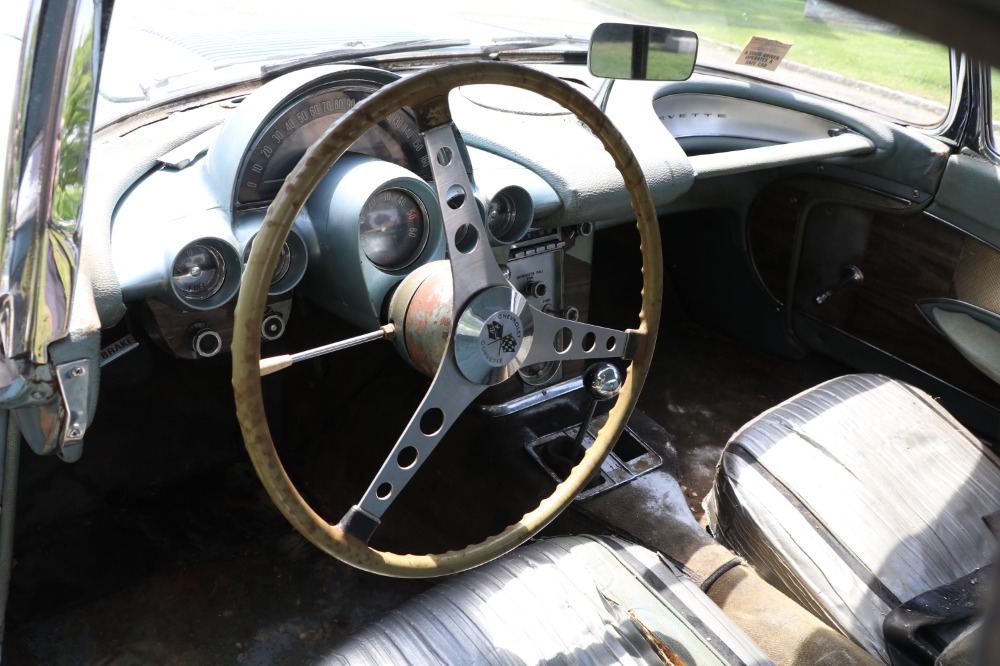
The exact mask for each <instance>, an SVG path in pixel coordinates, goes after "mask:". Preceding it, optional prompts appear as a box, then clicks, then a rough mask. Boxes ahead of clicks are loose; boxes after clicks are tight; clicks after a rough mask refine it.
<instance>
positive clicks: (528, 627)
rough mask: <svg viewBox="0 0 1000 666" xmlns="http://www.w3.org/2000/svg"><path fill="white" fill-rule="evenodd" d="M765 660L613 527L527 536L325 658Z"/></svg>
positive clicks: (695, 593)
mask: <svg viewBox="0 0 1000 666" xmlns="http://www.w3.org/2000/svg"><path fill="white" fill-rule="evenodd" d="M664 662H666V663H684V664H688V665H693V664H747V665H749V664H770V663H771V662H770V661H769V660H768V659H767V658H766V657H764V656H763V655H762V654H761V653H760V652H759V651H758V650H757V648H756V647H755V646H754V645H753V643H752V641H750V639H749V638H747V637H746V635H745V634H744V633H743V632H742V631H740V630H739V629H738V628H737V627H736V626H735V625H733V624H732V623H731V622H730V621H729V620H728V619H727V618H726V617H725V615H723V614H722V612H721V611H720V610H719V608H718V607H717V606H716V605H715V604H714V603H713V602H712V601H711V600H710V599H709V598H708V597H707V596H706V595H705V594H704V593H703V592H702V591H701V590H700V589H698V587H697V586H695V585H694V584H693V583H691V582H690V581H689V580H687V579H686V578H683V576H681V575H680V574H679V573H678V572H677V570H676V569H674V568H673V567H672V566H670V565H667V564H665V563H664V562H662V561H661V560H660V559H659V558H658V557H657V556H656V555H655V554H654V553H652V552H651V551H649V550H646V549H644V548H641V547H639V546H634V545H630V544H627V543H625V542H622V541H618V540H615V539H610V538H596V537H591V538H588V537H560V538H557V539H548V540H544V541H539V542H535V543H532V544H529V545H527V546H523V547H521V548H519V549H517V550H516V551H514V552H513V553H510V554H508V555H506V556H505V557H503V558H501V559H499V560H496V561H494V562H492V563H490V564H488V565H485V566H483V567H480V568H479V569H475V570H473V571H470V572H466V573H464V574H459V575H457V576H453V577H451V578H448V579H445V580H444V581H443V582H441V583H439V584H438V585H436V586H435V587H433V588H431V589H430V590H428V591H427V592H424V593H422V594H420V595H418V596H417V597H414V598H413V599H411V600H410V601H408V602H406V603H405V604H403V605H402V606H401V607H399V608H397V609H396V610H394V611H392V612H390V613H389V614H388V615H387V616H386V617H384V618H383V619H382V620H380V621H379V622H377V623H375V624H374V625H371V626H369V627H367V628H366V629H365V630H363V631H362V632H360V633H358V634H356V635H355V636H354V637H352V638H351V639H350V640H349V641H348V642H347V643H345V644H344V645H342V646H340V648H339V649H337V650H336V651H335V652H334V653H333V654H331V655H329V657H328V658H327V659H326V660H325V663H329V664H379V665H382V664H403V663H406V664H467V665H472V664H574V665H575V664H662V663H664Z"/></svg>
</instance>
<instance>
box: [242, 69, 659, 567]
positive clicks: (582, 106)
mask: <svg viewBox="0 0 1000 666" xmlns="http://www.w3.org/2000/svg"><path fill="white" fill-rule="evenodd" d="M473 84H499V85H509V86H514V87H517V88H523V89H526V90H530V91H533V92H535V93H538V94H540V95H543V96H545V97H548V98H549V99H551V100H553V101H555V102H557V103H558V104H560V105H562V106H563V107H564V108H566V109H567V110H569V111H570V112H572V113H573V114H575V115H576V116H577V118H579V119H580V120H581V121H582V122H583V123H584V124H585V125H587V127H589V128H590V130H591V132H592V133H593V134H594V135H595V136H596V137H597V138H598V139H599V140H600V141H601V143H602V144H603V145H604V148H605V150H606V151H607V152H608V153H609V154H610V155H611V156H612V158H613V159H614V162H615V166H616V167H617V169H618V171H619V172H620V173H621V175H622V178H623V179H624V181H625V187H626V188H627V189H628V192H629V196H630V198H631V202H632V208H633V210H634V211H635V215H636V220H637V226H638V229H639V235H640V251H641V253H642V276H643V289H642V308H641V310H640V312H639V327H638V329H636V331H635V332H636V335H635V338H636V339H637V345H636V348H635V351H634V353H633V357H632V362H631V365H630V366H629V368H628V370H627V372H626V375H625V382H624V384H623V386H622V389H621V392H620V393H619V397H618V401H617V402H616V404H615V406H614V407H613V408H612V410H611V412H610V414H609V416H608V420H607V422H606V423H605V425H604V427H603V428H601V430H600V432H598V434H597V438H596V441H595V442H594V444H593V445H592V446H591V447H590V449H588V450H587V453H586V455H585V456H584V458H583V460H582V461H581V462H580V463H579V464H578V465H577V466H576V467H574V468H573V470H572V471H571V473H570V475H569V477H568V478H567V479H566V480H565V481H564V482H562V483H561V484H559V485H558V486H556V488H555V490H554V491H553V493H552V494H551V495H550V496H549V497H547V498H545V499H544V500H542V502H541V503H540V504H539V505H538V507H536V508H535V509H534V510H532V511H530V512H528V513H526V514H525V515H524V516H523V517H522V518H521V519H520V520H518V521H517V522H516V523H514V524H513V525H510V526H508V527H507V528H506V529H504V530H503V531H502V532H500V533H499V534H495V535H493V536H490V537H488V538H486V539H485V540H484V541H482V542H480V543H476V544H471V545H469V546H466V547H465V548H461V549H459V550H453V551H448V552H445V553H437V554H426V555H412V554H396V553H390V552H384V551H379V550H376V549H374V548H371V547H370V546H368V545H367V544H366V543H364V542H363V541H361V540H360V539H357V538H356V537H354V536H352V535H350V534H347V533H345V532H344V531H343V530H342V529H341V528H340V527H338V526H337V525H335V524H330V523H328V522H327V521H326V520H324V519H323V518H322V517H321V516H320V515H319V514H317V513H316V512H315V511H314V510H313V509H312V508H311V507H310V506H309V505H308V504H307V503H306V501H305V500H304V499H303V498H302V496H301V495H300V494H299V493H298V491H297V490H296V489H295V486H294V485H293V483H292V481H291V479H290V478H289V477H288V474H287V473H286V472H285V469H284V467H283V465H282V464H281V461H280V459H279V458H278V454H277V451H276V450H275V448H274V442H273V440H272V438H271V433H270V429H269V428H268V424H267V419H266V417H265V413H264V401H263V396H262V391H261V383H260V370H259V368H260V330H261V324H262V320H263V315H264V306H265V302H266V300H267V291H268V286H269V284H270V276H271V274H272V273H273V271H274V268H275V266H276V265H277V261H278V256H279V254H280V252H281V248H282V246H283V244H284V242H285V238H286V237H287V236H288V233H289V230H290V229H291V227H292V223H293V222H294V220H295V218H296V216H297V215H298V213H299V211H300V210H301V208H302V206H303V204H304V203H305V201H306V199H307V198H308V197H309V195H310V194H311V193H312V192H313V190H314V189H315V188H316V186H317V185H318V183H319V181H320V180H321V179H322V178H323V176H324V175H325V174H326V172H327V171H328V170H329V169H330V168H331V167H332V166H333V164H334V162H336V160H337V159H338V158H340V156H341V155H343V154H344V153H345V152H346V151H347V149H348V148H349V147H350V145H351V144H352V143H354V141H355V140H356V139H358V138H359V137H360V136H361V135H362V134H364V132H365V131H366V130H367V129H368V128H370V127H372V126H373V125H375V124H376V123H377V122H378V121H380V120H382V119H383V118H385V117H387V116H388V115H389V114H390V113H392V112H393V111H396V110H398V109H400V108H403V107H418V105H420V104H421V103H422V102H426V101H427V100H431V99H434V98H444V99H446V96H447V94H448V93H449V92H450V91H451V90H452V89H454V88H456V87H459V86H463V85H473ZM662 292H663V255H662V251H661V246H660V233H659V227H658V224H657V218H656V211H655V208H654V206H653V201H652V197H651V195H650V192H649V187H648V185H647V184H646V179H645V177H644V175H643V173H642V169H641V168H640V166H639V164H638V162H637V161H636V159H635V156H634V155H633V153H632V151H631V149H630V148H629V146H628V144H627V143H626V141H625V139H624V138H623V137H622V135H621V134H620V133H619V132H618V130H617V129H616V128H615V127H614V125H613V124H612V123H611V121H610V120H609V119H608V118H607V116H605V115H604V113H603V112H602V111H601V110H600V109H598V108H597V107H596V106H595V105H594V104H593V102H591V101H590V100H589V99H587V98H586V97H585V96H584V95H582V94H580V93H579V92H577V91H576V90H574V89H573V88H571V87H570V86H569V85H567V84H566V83H564V82H563V81H560V80H559V79H556V78H554V77H552V76H550V75H548V74H543V73H541V72H538V71H536V70H532V69H528V68H525V67H520V66H517V65H510V64H506V63H463V64H458V65H447V66H443V67H440V68H435V69H431V70H426V71H424V72H421V73H419V74H415V75H413V76H409V77H406V78H403V79H400V80H398V81H395V82H393V83H392V84H390V85H388V86H386V87H384V88H382V89H381V90H379V91H378V92H377V93H374V94H373V95H371V96H370V97H368V98H366V99H365V100H364V101H362V102H360V103H359V104H357V105H356V106H355V107H354V108H353V109H351V110H350V111H348V112H347V113H346V114H345V115H344V116H342V117H341V118H340V119H339V120H338V121H337V122H336V123H335V124H334V125H332V126H331V127H330V129H329V130H327V132H326V133H325V134H324V135H323V136H322V137H321V138H320V139H319V140H318V141H317V142H316V143H315V144H313V145H312V146H311V147H310V148H309V149H308V150H307V151H306V153H305V154H304V155H303V157H302V159H301V160H300V161H299V163H298V165H296V167H295V168H294V169H293V170H292V172H291V173H290V174H289V175H288V177H287V178H286V179H285V182H284V184H283V185H282V187H281V189H280V191H279V192H278V194H277V196H276V197H275V199H274V201H273V202H272V204H271V206H270V208H268V211H267V214H266V216H265V218H264V222H263V224H262V225H261V229H260V232H259V233H258V234H257V236H256V238H255V239H254V243H253V249H252V252H251V255H250V259H249V261H248V263H247V266H246V270H245V272H244V275H243V284H242V286H241V289H240V295H239V299H238V301H237V305H236V312H235V326H234V331H233V344H232V355H233V392H234V396H235V401H236V413H237V417H238V419H239V422H240V428H241V430H242V432H243V439H244V442H245V444H246V448H247V452H248V453H249V454H250V459H251V461H252V463H253V466H254V468H255V469H256V471H257V475H258V476H259V477H260V480H261V483H263V484H264V488H265V489H266V490H267V492H268V494H269V495H270V497H271V499H272V501H273V502H274V503H275V505H277V507H278V509H279V510H280V511H281V513H282V514H283V515H284V516H285V518H287V519H288V521H289V522H290V523H291V524H292V525H293V526H294V527H295V529H296V530H298V531H299V532H300V533H301V534H302V535H303V536H304V537H305V538H306V539H308V540H309V541H310V542H312V543H313V544H314V545H315V546H317V547H318V548H320V549H321V550H323V551H324V552H326V553H328V554H330V555H332V556H334V557H336V558H337V559H339V560H341V561H343V562H345V563H347V564H350V565H352V566H355V567H358V568H360V569H364V570H366V571H370V572H373V573H377V574H382V575H388V576H399V577H429V576H440V575H444V574H449V573H455V572H458V571H464V570H466V569H470V568H472V567H476V566H479V565H481V564H484V563H485V562H488V561H490V560H492V559H494V558H496V557H499V556H500V555H503V554H504V553H506V552H508V551H510V550H512V549H513V548H515V547H517V546H518V545H520V544H522V543H524V542H525V541H526V540H527V539H528V538H530V537H531V536H532V535H534V534H535V533H537V532H538V531H539V530H541V529H542V528H543V527H544V526H545V525H547V524H548V523H549V522H550V521H551V520H552V519H553V518H555V517H556V516H557V515H559V513H560V512H562V510H563V509H565V508H566V507H567V506H569V504H570V503H571V502H572V501H573V498H574V497H576V495H577V494H578V493H579V491H580V490H581V489H582V488H583V486H584V484H586V482H587V481H588V480H589V479H590V478H591V476H592V475H593V474H594V473H595V472H596V471H597V470H598V469H599V468H600V466H601V464H602V463H603V462H604V459H605V458H606V457H607V455H608V453H609V452H610V451H611V448H612V447H613V446H614V443H615V442H616V441H617V439H618V437H619V435H620V434H621V432H622V430H623V429H624V427H625V423H626V422H627V420H628V418H629V416H630V415H631V413H632V410H633V409H634V407H635V405H636V402H637V401H638V398H639V392H640V390H641V388H642V385H643V382H644V381H645V378H646V375H647V373H648V372H649V366H650V362H651V360H652V354H653V348H654V346H655V343H656V334H657V330H658V326H659V320H660V309H661V300H662Z"/></svg>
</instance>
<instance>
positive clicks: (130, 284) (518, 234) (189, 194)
mask: <svg viewBox="0 0 1000 666" xmlns="http://www.w3.org/2000/svg"><path fill="white" fill-rule="evenodd" d="M540 67H542V68H545V67H548V68H549V69H550V70H552V71H551V72H550V73H555V74H557V75H562V76H563V78H564V79H566V80H569V81H570V82H571V84H572V85H574V86H575V87H577V88H578V89H579V90H583V91H584V92H586V93H588V94H590V95H591V96H592V97H593V98H594V99H595V100H596V101H598V102H599V103H601V104H602V105H603V106H604V107H605V110H606V113H607V114H608V116H609V117H610V118H611V119H612V120H613V121H614V122H615V123H616V126H617V127H618V128H619V129H620V131H621V132H622V133H623V135H624V136H625V138H626V140H627V141H629V143H630V145H631V146H632V147H633V150H634V152H635V154H636V157H637V159H638V160H639V162H640V164H642V166H643V170H644V172H645V174H646V179H647V183H648V184H649V186H650V190H651V193H652V195H653V199H654V202H655V204H656V205H657V208H658V211H659V212H660V213H661V214H669V213H670V212H671V211H672V210H676V209H677V207H678V206H681V207H683V206H684V205H685V204H684V203H683V202H684V201H685V200H688V199H696V198H697V196H698V193H699V187H698V184H699V183H700V181H702V180H705V179H709V178H714V177H717V176H721V175H729V174H733V173H742V172H750V171H761V170H766V169H772V168H778V167H784V168H787V167H789V166H791V167H792V168H795V165H799V164H803V165H814V164H816V163H817V162H818V161H820V160H828V161H829V163H830V166H831V169H836V168H838V166H837V165H838V164H839V165H846V166H845V168H851V169H854V170H859V171H862V172H867V173H868V175H867V176H866V177H868V178H870V179H871V181H872V183H873V185H875V186H878V187H879V188H880V189H883V190H887V191H888V189H889V188H890V186H891V185H892V182H890V181H896V182H897V183H898V182H902V183H907V185H906V186H905V187H912V186H913V183H919V177H918V178H912V177H910V176H909V175H906V174H898V173H894V172H893V171H892V170H893V169H898V166H896V165H898V164H901V163H905V162H901V161H900V160H898V159H894V153H898V152H899V151H900V150H903V151H905V150H907V149H908V146H913V148H914V149H921V150H925V149H926V145H925V144H926V142H922V141H921V138H920V137H919V136H918V135H915V134H914V133H912V132H910V131H909V130H907V129H906V128H900V127H898V126H895V125H891V124H889V123H873V122H872V121H871V120H870V117H867V116H864V115H861V114H859V113H857V112H853V111H851V110H850V109H848V108H846V107H843V108H841V107H836V106H834V107H831V106H830V104H829V103H828V102H820V101H815V100H812V99H810V98H808V97H806V96H802V97H801V98H800V99H795V100H793V101H792V102H793V103H790V102H789V100H788V99H786V98H781V99H778V98H775V99H770V98H769V97H768V94H769V93H768V90H769V89H767V88H766V87H761V88H760V90H750V89H748V88H747V86H745V85H742V84H739V83H734V82H731V81H726V80H724V79H719V78H718V77H699V76H698V75H695V77H693V78H692V80H691V81H688V82H681V83H675V84H662V83H656V82H641V81H636V82H624V81H617V82H615V83H614V87H613V88H612V87H610V86H609V85H608V84H606V82H603V81H601V80H596V79H593V78H592V77H583V78H580V77H579V68H578V67H573V66H568V65H562V66H559V65H550V66H545V65H543V66H540ZM399 77H400V75H399V74H397V73H394V72H391V71H386V70H382V69H376V68H369V67H359V66H326V67H314V68H309V69H303V70H299V71H295V72H292V73H289V74H285V75H283V76H281V77H279V78H276V79H274V80H272V81H270V82H268V83H266V84H264V85H263V86H261V87H259V88H257V89H255V90H253V92H251V93H250V94H246V95H243V96H235V97H232V98H229V99H226V100H225V101H224V102H222V103H219V104H213V105H212V108H211V109H208V108H204V109H195V110H193V111H185V113H186V114H192V115H195V114H198V113H204V114H215V115H216V117H219V118H220V120H221V122H219V121H216V122H214V123H212V126H211V127H209V128H206V129H204V130H201V131H197V132H193V133H192V134H193V135H192V136H191V137H189V138H187V139H186V140H184V141H182V142H179V143H176V144H174V145H173V146H172V148H171V149H169V150H164V151H161V152H160V153H157V155H156V157H155V159H154V164H153V168H152V169H149V170H147V171H145V172H144V175H142V176H141V177H139V178H138V179H137V180H135V181H134V182H133V183H132V184H131V185H130V186H129V187H128V189H127V190H126V191H125V193H124V195H123V196H120V197H119V196H116V197H115V204H114V210H113V214H112V216H111V228H110V254H111V257H110V259H111V264H112V265H113V267H114V272H115V276H116V278H117V280H118V283H119V285H120V293H121V301H122V302H123V303H124V304H125V305H126V307H127V308H128V309H129V310H134V309H135V310H141V312H142V313H143V314H142V321H143V326H144V328H145V329H146V332H148V334H149V337H150V338H151V339H152V340H153V341H155V342H156V343H157V344H158V345H159V346H160V347H161V348H162V349H163V350H165V351H166V352H168V353H169V354H171V355H173V356H174V357H177V358H182V359H192V360H196V359H200V358H208V357H212V356H216V355H218V354H222V353H225V352H226V351H227V350H228V346H229V344H230V340H231V336H232V325H233V309H234V307H235V300H236V295H237V294H238V292H239V287H240V281H241V276H242V272H243V267H244V265H245V262H246V260H247V257H248V256H249V252H250V249H251V247H252V244H253V241H254V238H255V236H256V233H257V231H258V230H259V229H260V226H261V224H262V222H263V219H264V215H265V212H266V209H267V206H268V204H269V203H270V201H271V200H272V199H273V198H274V196H275V194H276V192H277V191H278V189H279V188H280V186H281V183H282V182H283V180H284V178H285V176H286V175H287V174H288V173H289V171H290V170H291V169H292V168H293V166H294V165H295V164H296V163H297V162H298V161H299V160H300V159H301V158H302V156H303V155H304V154H305V152H306V150H307V148H308V146H310V145H311V144H312V143H313V142H314V141H315V140H316V139H317V138H318V137H319V136H321V135H322V134H323V133H324V132H326V131H327V129H328V128H330V127H331V125H333V124H334V123H335V122H336V120H337V118H339V117H340V116H342V115H343V114H344V113H346V112H347V111H348V110H349V109H351V108H352V107H353V106H354V105H355V104H357V103H359V102H360V101H361V100H363V99H364V98H365V97H367V96H369V95H371V94H373V93H374V92H375V91H377V90H378V89H380V88H381V87H383V86H385V85H389V84H391V83H392V82H393V81H395V80H397V79H398V78H399ZM609 92H610V94H608V93H609ZM515 93H516V94H511V92H510V91H509V90H508V89H504V88H499V89H497V88H496V87H490V86H481V87H473V88H463V89H462V90H460V91H455V92H453V94H452V96H451V98H450V105H451V110H452V114H453V116H454V118H455V122H456V126H457V127H458V129H459V131H460V133H461V136H462V139H463V142H462V143H461V144H460V145H462V146H464V149H465V150H467V152H468V155H467V157H468V158H469V159H468V161H467V163H468V164H471V167H472V170H473V178H474V180H473V182H474V187H475V192H474V198H475V200H476V203H477V205H478V206H479V208H480V210H481V213H482V215H483V216H484V220H485V221H486V226H487V231H488V233H489V236H490V238H489V240H490V244H491V246H492V247H493V251H494V254H495V255H496V257H497V259H498V262H499V263H501V265H502V266H503V269H504V271H505V274H507V275H508V276H509V279H510V280H511V282H512V283H513V284H514V285H515V286H516V287H517V288H518V289H519V290H521V291H522V293H524V295H525V296H526V297H527V298H528V300H529V302H530V303H531V304H532V305H534V306H535V307H537V308H539V309H541V310H544V311H547V312H550V313H553V314H558V315H560V316H564V317H568V318H576V317H581V318H586V317H587V316H588V303H589V293H590V281H591V279H592V277H593V276H592V275H591V274H590V264H591V258H592V252H593V236H592V234H593V232H594V230H595V229H600V228H603V227H604V226H607V225H613V224H617V223H622V222H628V221H630V220H633V219H634V214H633V213H632V211H631V207H630V203H629V197H628V193H627V191H626V190H625V188H623V187H622V183H621V179H620V175H619V174H618V172H617V170H616V169H615V167H614V165H613V163H612V162H611V160H610V157H609V156H608V155H607V154H605V153H603V151H601V149H600V147H599V144H598V143H597V142H596V139H594V138H593V137H592V136H590V134H589V132H587V131H586V129H585V128H583V127H582V126H581V125H580V123H579V122H577V121H576V119H575V118H574V117H573V116H572V115H570V114H568V113H566V112H564V111H562V110H559V109H558V108H557V109H553V108H551V105H550V104H549V105H546V104H536V103H535V102H534V101H532V100H530V99H528V98H526V97H525V95H526V93H524V92H523V91H515ZM783 94H785V95H787V93H783ZM602 97H603V99H602ZM539 99H541V98H539ZM156 131H157V128H156V127H155V123H154V124H152V125H148V126H146V127H143V128H142V129H141V130H139V132H149V133H155V132H156ZM845 160H847V161H846V162H845ZM808 168H812V166H810V167H808ZM917 176H920V174H917ZM431 179H432V174H431V171H430V166H429V156H428V155H427V151H426V148H425V146H424V144H423V139H422V137H421V135H420V133H419V131H418V130H417V127H416V123H415V120H414V117H413V115H412V113H411V112H410V111H409V110H408V109H399V110H397V111H396V112H394V113H392V114H390V115H389V116H388V117H386V118H384V119H381V120H379V121H378V122H376V123H375V124H374V125H373V126H372V127H371V128H370V129H369V130H368V131H367V133H366V134H365V135H364V136H362V138H361V139H359V140H358V141H357V142H356V143H355V144H354V145H353V146H352V147H351V149H350V150H349V151H348V153H347V154H345V155H344V156H343V157H342V158H341V159H340V160H339V161H338V162H337V163H336V164H335V165H334V167H333V168H332V169H331V170H330V171H329V172H328V173H327V174H326V176H325V177H324V178H323V180H322V182H321V183H320V185H319V186H318V188H317V189H316V191H315V192H314V193H313V195H312V196H311V197H310V198H309V199H308V201H307V202H306V204H305V205H304V206H303V208H302V210H301V212H300V214H299V216H298V218H297V219H296V222H295V224H294V226H293V229H292V231H291V233H290V234H289V237H288V239H287V241H286V244H285V247H284V248H283V250H282V253H281V258H280V260H279V263H278V266H277V267H276V269H275V272H274V274H273V276H272V280H271V285H270V289H269V292H268V293H269V301H268V311H267V315H266V318H265V322H264V326H263V329H262V331H261V338H262V340H264V341H269V340H276V339H278V338H280V337H281V336H282V335H283V334H284V331H285V328H286V326H287V325H288V324H289V319H290V317H291V316H292V314H291V313H292V310H293V308H292V299H293V295H301V296H302V297H304V298H306V299H307V300H308V301H309V302H312V303H315V304H318V305H319V306H321V307H322V308H323V309H325V310H327V311H328V312H330V313H332V314H333V315H335V316H337V317H338V318H340V319H342V320H344V321H346V322H348V323H350V324H352V325H353V326H355V327H356V328H358V329H359V330H361V331H373V330H375V329H377V328H378V327H379V326H381V325H382V324H384V323H385V321H386V316H387V312H386V311H387V303H388V301H389V299H390V298H391V295H392V293H393V290H394V289H395V288H396V287H397V286H398V285H399V284H400V282H401V281H402V280H403V279H404V278H405V277H406V276H407V275H409V274H411V273H412V272H413V271H416V270H418V269H420V268H421V267H422V266H425V265H427V264H429V263H431V262H434V261H438V260H441V259H444V258H445V243H444V239H443V237H442V224H441V213H440V204H439V202H438V200H437V195H436V193H435V190H434V187H433V182H432V180H431ZM928 189H930V187H928ZM689 192H690V193H691V194H689ZM711 196H712V197H714V198H716V199H717V198H718V194H717V193H713V194H712V195H711ZM691 205H700V204H698V203H697V201H695V202H694V203H693V204H691ZM105 324H106V325H107V322H105ZM562 377H563V372H562V368H561V367H559V364H554V365H552V366H550V367H545V368H526V369H524V371H522V373H521V375H520V380H521V383H522V384H523V387H522V388H523V389H524V390H525V391H530V390H533V389H534V388H535V387H538V386H544V385H547V384H550V383H552V382H555V381H558V380H559V379H560V378H562Z"/></svg>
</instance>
